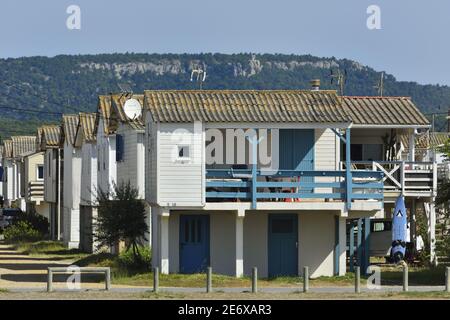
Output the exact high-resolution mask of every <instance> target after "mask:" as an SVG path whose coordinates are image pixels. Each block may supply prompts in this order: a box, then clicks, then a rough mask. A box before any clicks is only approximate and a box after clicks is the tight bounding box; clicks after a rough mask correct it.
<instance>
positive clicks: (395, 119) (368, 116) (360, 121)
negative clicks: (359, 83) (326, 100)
mask: <svg viewBox="0 0 450 320" xmlns="http://www.w3.org/2000/svg"><path fill="white" fill-rule="evenodd" d="M343 104H344V107H345V109H346V112H347V113H348V115H349V116H350V117H351V119H352V121H353V124H356V125H411V126H427V125H429V121H428V120H427V118H425V116H424V115H423V114H422V113H421V112H420V111H419V109H418V108H417V107H416V106H415V105H414V103H413V102H412V100H411V98H409V97H356V96H355V97H351V96H345V97H343Z"/></svg>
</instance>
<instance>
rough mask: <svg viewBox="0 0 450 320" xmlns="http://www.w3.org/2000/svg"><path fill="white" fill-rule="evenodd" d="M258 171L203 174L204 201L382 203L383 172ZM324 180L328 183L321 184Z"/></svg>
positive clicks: (209, 172)
mask: <svg viewBox="0 0 450 320" xmlns="http://www.w3.org/2000/svg"><path fill="white" fill-rule="evenodd" d="M350 177H351V180H349V181H347V172H346V171H303V170H278V171H276V172H267V171H263V170H258V169H235V170H233V169H209V170H207V173H206V179H207V180H206V201H207V202H209V203H210V202H250V203H252V208H253V209H255V208H256V207H257V204H258V203H263V202H281V203H286V202H290V203H292V205H293V207H295V205H294V204H295V203H297V202H301V203H305V202H310V203H313V202H339V203H347V204H349V205H350V206H351V203H354V202H356V201H360V200H362V201H368V200H369V201H375V202H379V203H382V202H383V198H384V195H383V188H384V185H383V178H384V173H383V172H379V171H352V172H351V175H350ZM324 180H327V181H324Z"/></svg>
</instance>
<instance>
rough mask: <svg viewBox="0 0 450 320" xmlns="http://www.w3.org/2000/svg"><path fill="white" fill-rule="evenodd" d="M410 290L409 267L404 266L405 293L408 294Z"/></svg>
mask: <svg viewBox="0 0 450 320" xmlns="http://www.w3.org/2000/svg"><path fill="white" fill-rule="evenodd" d="M408 290H409V288H408V266H403V291H405V292H407V291H408Z"/></svg>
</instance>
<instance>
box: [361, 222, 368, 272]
mask: <svg viewBox="0 0 450 320" xmlns="http://www.w3.org/2000/svg"><path fill="white" fill-rule="evenodd" d="M369 237H370V218H364V268H363V270H361V271H362V272H363V274H367V268H368V267H369V265H370V238H369Z"/></svg>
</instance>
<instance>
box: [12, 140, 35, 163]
mask: <svg viewBox="0 0 450 320" xmlns="http://www.w3.org/2000/svg"><path fill="white" fill-rule="evenodd" d="M11 140H12V157H13V158H15V157H20V156H22V155H25V154H29V153H32V152H36V140H37V137H36V136H13V137H11Z"/></svg>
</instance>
